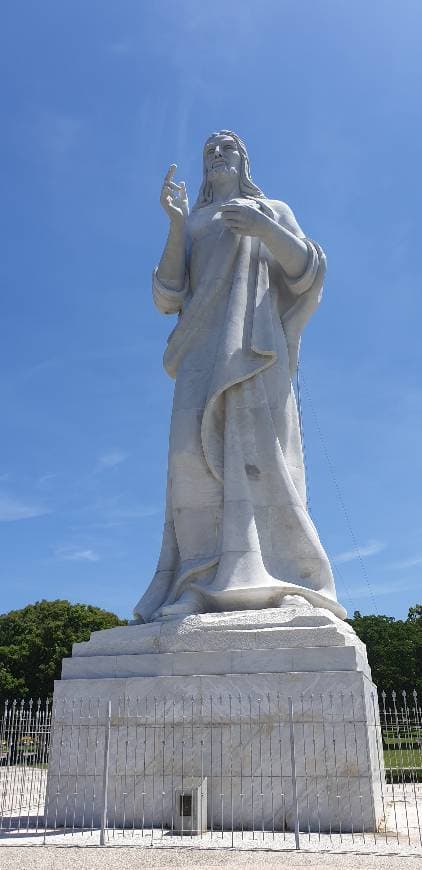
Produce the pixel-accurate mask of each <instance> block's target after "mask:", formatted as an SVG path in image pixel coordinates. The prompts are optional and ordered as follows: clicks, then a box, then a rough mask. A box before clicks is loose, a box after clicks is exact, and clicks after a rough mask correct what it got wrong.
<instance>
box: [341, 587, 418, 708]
mask: <svg viewBox="0 0 422 870" xmlns="http://www.w3.org/2000/svg"><path fill="white" fill-rule="evenodd" d="M421 617H422V606H421V605H420V604H416V605H415V606H414V607H411V608H410V610H409V613H408V617H407V619H406V620H402V619H397V620H396V619H394V618H393V617H392V616H362V615H361V613H360V612H359V611H358V610H356V611H355V613H354V615H353V619H350V620H349V622H350V625H352V626H353V628H354V630H355V632H356V634H357V635H358V637H359V638H360V639H361V640H363V642H364V643H365V644H366V649H367V653H368V660H369V664H370V666H371V671H372V678H373V680H374V683H376V685H377V686H378V689H380V690H383V689H385V691H387V692H388V691H392V690H393V689H395V690H396V691H400V690H402V689H405V690H406V692H410V693H411V692H413V690H414V689H416V691H417V692H418V694H419V697H420V696H421V695H422V618H421Z"/></svg>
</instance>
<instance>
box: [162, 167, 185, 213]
mask: <svg viewBox="0 0 422 870" xmlns="http://www.w3.org/2000/svg"><path fill="white" fill-rule="evenodd" d="M176 169H177V166H176V164H175V163H172V164H171V166H170V168H169V170H168V172H167V174H166V176H165V178H164V182H163V186H162V188H161V196H160V203H161V205H162V206H163V209H164V211H165V212H166V213H167V214H168V216H169V218H170V220H171V221H172V223H174V224H180V225H181V224H183V223H184V221H185V220H186V218H187V216H188V214H189V203H188V197H187V193H186V186H185V182H184V181H181V182H180V184H176V182H175V181H173V175H174V173H175V172H176Z"/></svg>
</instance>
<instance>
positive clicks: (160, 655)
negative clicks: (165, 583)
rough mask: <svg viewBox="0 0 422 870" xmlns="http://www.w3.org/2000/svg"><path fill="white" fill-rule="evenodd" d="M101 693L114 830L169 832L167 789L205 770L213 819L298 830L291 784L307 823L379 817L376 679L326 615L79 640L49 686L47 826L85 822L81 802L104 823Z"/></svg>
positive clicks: (351, 823)
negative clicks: (51, 701)
mask: <svg viewBox="0 0 422 870" xmlns="http://www.w3.org/2000/svg"><path fill="white" fill-rule="evenodd" d="M289 699H291V700H290V702H289ZM109 701H111V722H110V757H109V761H108V816H109V820H111V823H112V824H116V825H123V826H125V825H126V824H127V825H129V826H132V824H134V823H135V826H137V827H141V826H142V825H148V826H151V825H153V824H154V823H155V824H159V825H160V827H161V824H163V825H164V826H165V827H168V828H171V827H172V819H173V820H174V808H175V806H174V801H175V793H176V790H177V789H179V792H180V788H188V785H189V782H190V781H192V783H193V782H195V783H197V782H198V781H201V782H202V781H203V780H204V778H206V780H207V793H208V810H207V815H208V826H209V827H213V828H216V829H217V828H218V827H220V828H221V826H223V827H224V828H228V829H230V828H231V827H232V826H234V827H235V828H242V826H243V828H244V829H251V830H252V829H255V828H260V827H261V826H262V825H263V826H264V827H265V828H266V829H269V830H272V829H273V828H274V830H284V829H292V827H294V821H295V814H296V810H295V800H294V796H293V795H294V791H293V780H295V782H296V790H297V803H298V812H299V819H300V825H301V826H302V827H303V828H304V829H305V830H311V831H318V830H321V831H327V830H328V831H329V830H332V831H335V830H341V831H343V832H346V831H351V830H354V831H358V830H364V831H373V830H374V829H376V827H377V826H378V824H379V821H380V820H381V817H382V801H381V786H382V782H383V772H382V767H380V761H381V759H382V747H381V748H380V739H379V729H378V707H377V698H376V689H375V687H374V685H373V683H372V681H371V674H370V669H369V665H368V662H367V658H366V651H365V647H364V645H363V644H362V643H361V642H360V641H359V640H358V638H357V637H356V635H355V633H354V632H353V630H352V629H351V627H350V626H349V625H347V624H346V623H344V622H342V621H341V620H339V619H337V617H335V616H333V614H331V613H330V612H328V611H326V610H323V609H316V608H313V607H311V606H309V605H303V606H298V607H292V606H288V607H282V608H274V609H268V610H264V611H262V610H259V611H241V612H236V613H233V612H230V613H219V614H215V613H212V614H201V615H197V616H191V617H187V618H184V619H181V620H172V621H163V622H155V623H151V624H147V625H132V626H127V627H119V628H114V629H109V630H108V631H101V632H96V633H94V634H93V635H92V637H91V640H90V641H88V642H87V643H83V644H76V645H75V646H74V649H73V657H72V659H67V660H65V661H64V663H63V677H62V680H61V681H58V682H56V686H55V695H54V706H55V729H54V737H53V743H52V749H51V753H50V765H49V778H48V807H49V809H48V816H49V820H50V822H51V821H52V820H53V819H54V820H55V822H56V824H60V823H63V821H64V819H65V818H66V814H67V819H68V820H67V824H69V813H70V817H71V820H72V824H81V822H82V816H83V814H85V815H84V823H85V824H87V821H86V819H87V815H86V814H87V810H89V813H91V822H92V823H95V824H98V823H99V820H100V817H101V813H102V804H103V799H104V791H103V788H102V783H103V767H104V758H105V755H104V745H105V734H106V732H107V727H108V726H107V711H108V702H109ZM292 745H293V750H294V755H295V761H293V760H292ZM69 794H70V795H72V797H71V803H70V805H69V800H70V799H69V798H68V797H67V795H69ZM157 795H158V797H157ZM69 807H70V808H69Z"/></svg>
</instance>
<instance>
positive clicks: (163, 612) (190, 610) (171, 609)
mask: <svg viewBox="0 0 422 870" xmlns="http://www.w3.org/2000/svg"><path fill="white" fill-rule="evenodd" d="M203 612H204V607H203V606H202V604H201V600H200V596H199V595H198V593H197V592H196V591H195V590H193V589H186V590H185V591H184V592H182V594H181V595H180V597H179V598H178V599H177V601H174V602H173V604H163V605H162V607H160V608H159V609H158V610H156V611H155V613H154V615H153V617H152V618H153V620H155V619H176V618H177V617H178V618H181V617H183V616H192V615H193V614H194V613H203Z"/></svg>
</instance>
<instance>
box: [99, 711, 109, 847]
mask: <svg viewBox="0 0 422 870" xmlns="http://www.w3.org/2000/svg"><path fill="white" fill-rule="evenodd" d="M110 727H111V701H108V703H107V709H106V714H105V723H104V764H103V805H102V809H101V831H100V846H105V832H106V827H107V792H108V768H109V761H110Z"/></svg>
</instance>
